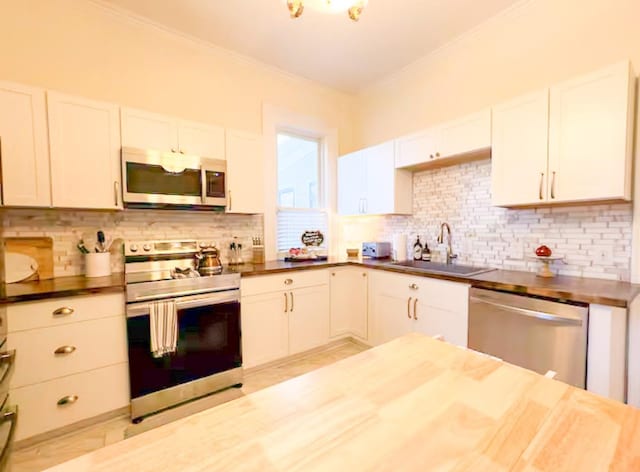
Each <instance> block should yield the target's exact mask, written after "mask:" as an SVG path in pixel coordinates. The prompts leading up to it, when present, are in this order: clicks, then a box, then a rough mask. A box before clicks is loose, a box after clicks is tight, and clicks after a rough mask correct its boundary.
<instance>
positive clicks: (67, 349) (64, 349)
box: [53, 346, 76, 355]
mask: <svg viewBox="0 0 640 472" xmlns="http://www.w3.org/2000/svg"><path fill="white" fill-rule="evenodd" d="M75 350H76V347H75V346H60V347H59V348H58V349H56V350H55V351H53V353H54V354H55V355H62V354H71V353H72V352H73V351H75Z"/></svg>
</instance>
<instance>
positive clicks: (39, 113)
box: [0, 83, 51, 207]
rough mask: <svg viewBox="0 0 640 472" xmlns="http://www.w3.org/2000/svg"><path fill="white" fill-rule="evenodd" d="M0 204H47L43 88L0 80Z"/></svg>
mask: <svg viewBox="0 0 640 472" xmlns="http://www.w3.org/2000/svg"><path fill="white" fill-rule="evenodd" d="M0 158H1V159H0V163H1V164H2V168H1V169H0V176H2V181H1V182H0V184H2V192H1V193H0V204H2V205H11V206H35V207H38V206H50V205H51V183H50V176H49V147H48V137H47V118H46V107H45V98H44V90H42V89H36V88H31V87H25V86H22V85H18V84H9V83H0Z"/></svg>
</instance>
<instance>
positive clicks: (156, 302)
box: [125, 240, 242, 421]
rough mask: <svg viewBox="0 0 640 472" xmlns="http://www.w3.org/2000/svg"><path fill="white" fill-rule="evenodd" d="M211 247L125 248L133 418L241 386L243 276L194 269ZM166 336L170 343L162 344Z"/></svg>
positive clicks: (156, 244)
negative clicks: (202, 271) (241, 280)
mask: <svg viewBox="0 0 640 472" xmlns="http://www.w3.org/2000/svg"><path fill="white" fill-rule="evenodd" d="M213 246H214V245H213V244H211V243H207V242H200V241H194V240H188V241H138V242H130V243H127V244H126V245H125V279H126V301H127V310H126V313H127V336H128V346H129V374H130V375H129V377H130V382H131V417H132V419H133V420H134V421H137V420H140V419H142V418H143V417H145V416H147V415H149V414H152V413H156V412H159V411H162V410H164V409H167V408H170V407H172V406H175V405H178V404H181V403H184V402H186V401H189V400H192V399H195V398H199V397H202V396H205V395H208V394H210V393H214V392H216V391H219V390H222V389H224V388H227V387H232V386H235V387H240V386H241V385H242V352H241V343H240V274H238V273H234V272H230V271H227V270H223V271H222V273H220V274H217V275H211V276H201V275H200V273H199V272H198V271H197V270H196V267H197V263H196V261H197V260H199V259H198V257H197V256H200V254H201V252H203V251H205V252H206V251H207V250H210V249H211V248H212V247H213ZM205 273H206V272H205ZM159 338H160V341H158V339H159ZM162 339H164V340H167V339H168V342H169V345H168V346H160V347H161V349H160V348H158V346H157V345H158V343H159V342H160V343H162Z"/></svg>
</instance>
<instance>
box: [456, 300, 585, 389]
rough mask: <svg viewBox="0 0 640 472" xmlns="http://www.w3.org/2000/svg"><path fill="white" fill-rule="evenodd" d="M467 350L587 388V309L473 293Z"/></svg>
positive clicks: (470, 303)
mask: <svg viewBox="0 0 640 472" xmlns="http://www.w3.org/2000/svg"><path fill="white" fill-rule="evenodd" d="M469 296H470V299H469V344H468V345H469V348H470V349H474V350H476V351H480V352H484V353H486V354H490V355H492V356H495V357H499V358H500V359H502V360H504V361H506V362H510V363H511V364H515V365H518V366H521V367H524V368H526V369H530V370H533V371H535V372H538V373H540V374H543V375H544V374H545V373H546V372H547V371H549V370H553V371H555V372H557V375H556V377H555V378H556V379H557V380H561V381H563V382H566V383H568V384H571V385H575V386H576V387H580V388H585V385H586V373H587V329H588V320H589V308H588V306H582V305H573V304H568V303H559V302H552V301H547V300H540V299H537V298H532V297H528V296H524V295H515V294H511V293H503V292H497V291H493V290H485V289H477V288H472V289H471V291H470V295H469Z"/></svg>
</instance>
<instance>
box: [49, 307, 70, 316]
mask: <svg viewBox="0 0 640 472" xmlns="http://www.w3.org/2000/svg"><path fill="white" fill-rule="evenodd" d="M72 314H73V308H69V307H68V306H63V307H62V308H58V309H57V310H55V311H54V312H53V316H67V315H72Z"/></svg>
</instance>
